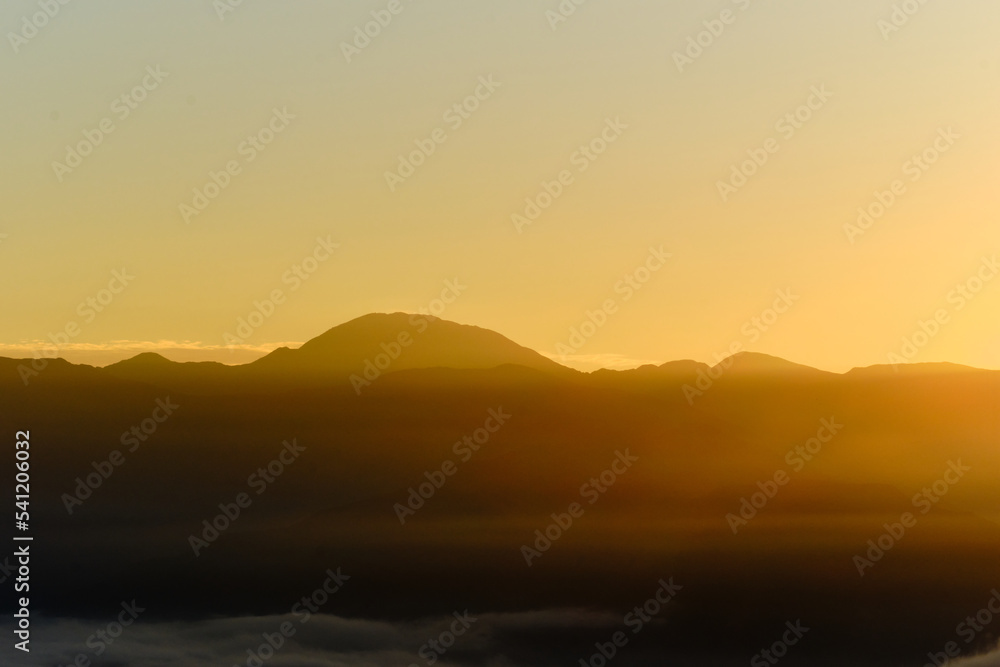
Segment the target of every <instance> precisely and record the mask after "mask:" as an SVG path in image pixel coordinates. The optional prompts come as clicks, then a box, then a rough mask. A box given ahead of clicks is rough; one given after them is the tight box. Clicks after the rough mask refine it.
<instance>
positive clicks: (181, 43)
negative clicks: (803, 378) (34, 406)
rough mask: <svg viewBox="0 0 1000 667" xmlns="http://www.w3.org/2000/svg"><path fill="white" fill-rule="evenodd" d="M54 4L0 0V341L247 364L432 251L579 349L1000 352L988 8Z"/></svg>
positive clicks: (560, 344)
mask: <svg viewBox="0 0 1000 667" xmlns="http://www.w3.org/2000/svg"><path fill="white" fill-rule="evenodd" d="M43 5H44V6H49V3H46V2H42V3H41V4H39V3H38V2H27V1H21V0H12V1H10V2H5V3H4V4H3V6H2V8H0V26H2V27H3V29H4V32H5V40H4V41H5V42H6V43H5V44H4V45H3V46H2V47H0V52H2V55H0V90H2V95H3V103H2V104H0V126H2V127H3V128H4V131H3V132H4V141H3V144H2V146H3V150H2V151H0V183H2V188H3V190H2V192H3V202H4V213H3V215H2V216H0V274H2V276H3V280H4V283H5V284H6V285H7V286H8V289H6V290H4V293H3V295H2V297H0V298H2V300H3V312H4V317H3V319H2V324H0V354H2V355H5V356H31V354H32V352H31V350H32V349H35V348H38V346H40V343H39V341H45V340H51V339H52V338H55V339H57V340H61V338H60V336H59V332H65V331H66V330H67V327H69V331H73V332H75V334H74V335H72V336H70V335H69V334H67V337H66V340H67V341H68V342H67V343H65V344H62V345H60V346H59V353H60V354H61V355H62V356H66V357H68V358H70V359H74V360H82V361H90V362H93V363H106V362H107V361H109V360H113V359H115V358H121V357H126V356H131V355H132V354H134V353H135V352H136V350H140V349H162V350H168V351H169V354H168V356H171V357H172V358H178V359H180V358H185V359H186V358H199V359H218V360H220V361H233V362H235V361H245V360H246V359H247V358H252V357H253V355H255V354H260V352H261V351H262V350H268V349H271V348H273V347H275V346H277V345H281V344H287V343H288V342H289V341H291V342H293V343H294V342H296V341H305V340H308V339H309V338H311V337H314V336H316V335H318V334H320V333H321V332H323V331H325V330H326V329H329V328H330V327H332V326H335V325H337V324H340V323H342V322H344V321H347V320H349V319H352V318H354V317H357V316H360V315H363V314H365V313H369V312H392V311H411V312H415V311H418V310H420V309H421V308H432V309H433V308H436V307H437V306H436V305H435V302H434V300H435V299H436V298H438V297H440V295H441V293H442V291H445V290H447V289H449V288H448V281H452V284H455V283H456V282H457V284H458V285H459V286H461V288H460V289H459V290H458V291H459V292H460V295H459V296H458V298H455V299H454V300H453V302H452V303H449V304H446V306H445V307H444V308H443V310H441V309H439V310H440V312H439V313H436V314H440V315H441V316H442V317H444V318H445V319H449V320H454V321H458V322H462V323H467V324H475V325H479V326H483V327H487V328H490V329H494V330H496V331H499V332H501V333H503V334H504V335H506V336H508V337H510V338H512V339H514V340H515V341H517V342H518V343H521V344H523V345H526V346H528V347H531V348H533V349H536V350H539V351H541V352H543V353H547V354H550V355H553V356H554V357H555V358H557V359H562V360H564V361H565V362H566V363H569V364H571V365H576V366H578V367H581V368H592V367H595V366H598V365H608V366H613V367H628V366H630V365H636V364H638V363H646V362H664V361H669V360H673V359H685V358H692V359H697V360H701V361H707V362H710V361H713V360H714V359H715V358H716V357H717V356H720V355H724V354H726V353H727V351H728V350H729V349H730V348H731V346H732V345H733V344H734V343H737V342H738V343H740V344H741V345H742V346H743V348H744V349H750V350H755V351H759V352H766V353H769V354H774V355H777V356H780V357H783V358H787V359H791V360H793V361H797V362H800V363H804V364H808V365H812V366H816V367H819V368H824V369H828V370H835V371H843V370H847V369H849V368H851V367H854V366H864V365H871V364H877V363H888V361H889V355H890V354H897V355H904V356H906V358H907V359H910V360H912V361H939V360H948V361H954V362H958V363H964V364H969V365H974V366H980V367H989V368H1000V340H998V336H997V330H998V324H1000V320H998V315H997V313H1000V280H998V281H991V280H990V278H992V277H993V276H992V273H995V271H993V269H992V268H991V267H992V265H993V262H994V259H993V258H995V257H1000V226H998V224H997V220H998V216H997V213H998V209H1000V206H998V204H1000V201H998V198H1000V188H998V187H997V177H998V167H997V166H996V156H997V155H998V154H1000V129H998V125H997V122H996V118H998V117H1000V86H998V85H997V84H998V76H1000V60H998V57H997V56H998V51H1000V47H998V42H997V40H996V35H997V34H998V32H997V28H998V27H1000V5H997V4H996V3H987V2H983V1H977V2H973V1H972V0H954V1H952V2H947V3H946V2H927V3H924V4H923V5H920V4H919V3H916V2H912V3H909V2H908V3H896V4H895V5H894V3H893V2H889V1H883V0H878V1H875V2H871V1H861V0H836V1H834V0H810V1H808V2H806V1H804V0H803V1H800V2H780V1H772V2H764V1H763V0H735V1H729V0H719V1H713V2H653V1H652V0H616V1H615V2H611V1H610V0H590V1H589V2H586V3H584V4H583V5H582V6H579V7H576V9H575V11H574V12H572V13H571V14H569V12H567V14H569V15H567V16H564V15H561V14H559V7H560V2H558V1H557V0H549V1H530V2H529V1H528V0H505V1H503V2H500V1H499V0H495V1H493V2H467V1H461V0H412V1H411V0H401V1H400V2H398V3H397V2H390V1H389V0H376V1H373V2H369V1H365V2H337V3H333V2H329V3H327V2H294V3H292V2H287V3H276V2H263V1H260V0H244V1H243V2H242V3H240V4H236V3H235V0H234V1H233V2H230V0H217V1H216V2H212V1H210V0H197V1H196V0H184V1H179V2H170V3H166V2H147V1H141V2H134V3H116V2H110V0H93V1H90V2H71V3H69V4H66V5H58V3H53V5H52V6H56V5H58V7H57V8H56V9H52V8H51V7H50V10H49V11H50V13H52V14H53V15H52V16H48V15H44V13H42V14H40V12H43V9H42V8H40V7H42V6H43ZM233 5H235V6H233ZM903 5H906V7H907V8H909V9H911V11H913V10H914V9H915V11H914V13H912V15H910V14H907V13H906V12H905V11H904V9H903V8H902V6H903ZM562 6H563V7H569V6H575V5H572V3H562ZM894 7H896V8H895V9H894ZM230 10H231V11H230ZM373 22H374V23H373ZM366 24H367V25H366ZM383 24H384V25H383ZM366 29H367V31H368V32H369V33H370V34H372V35H374V36H366V35H365V30H366ZM414 151H417V153H416V154H415V155H414V154H413V152H414ZM82 153H83V154H84V155H81V154H82ZM428 154H429V155H428ZM401 161H402V163H401ZM748 161H749V162H748ZM734 170H735V175H734ZM741 172H742V173H741ZM387 173H390V174H391V175H387ZM746 174H750V175H749V176H747V175H746ZM744 181H745V182H744ZM720 183H726V184H728V185H720ZM196 191H197V193H196ZM532 206H538V210H537V211H536V210H533V209H532ZM859 208H860V209H862V210H868V211H869V212H870V213H872V217H871V218H868V219H865V218H862V219H861V225H863V227H864V228H862V226H861V225H859V223H858V220H859V216H860V214H859ZM880 210H881V211H882V212H881V213H879V211H880ZM657 252H658V253H660V255H657V254H656V253H657ZM665 255H669V258H666V259H657V257H658V256H659V257H663V256H665ZM651 266H656V268H655V269H652V268H651ZM116 271H117V272H119V276H121V275H122V272H123V271H124V280H122V279H116V278H115V277H114V275H115V274H114V273H113V272H116ZM630 282H631V283H634V285H631V284H630ZM123 283H124V284H123ZM116 290H117V291H116ZM275 290H280V296H281V299H280V301H281V303H275V305H274V306H273V312H270V311H271V310H272V309H271V308H270V307H269V306H268V304H267V303H265V302H266V301H269V300H270V299H271V297H272V296H273V295H274V292H275ZM963 290H964V292H963ZM88 299H91V300H94V302H96V303H97V306H99V307H100V308H99V309H98V308H97V307H96V306H94V305H93V304H90V305H88ZM102 301H104V302H106V303H102ZM255 302H256V303H257V305H255ZM442 303H443V302H442ZM81 304H82V305H81ZM606 306H608V307H607V308H606ZM772 308H773V309H774V310H773V311H770V310H769V309H772ZM257 309H259V310H262V311H265V313H264V314H265V315H267V316H266V317H263V316H261V318H260V319H259V321H260V326H256V327H252V330H251V331H250V332H249V333H250V335H249V336H240V335H238V334H237V333H236V331H237V327H238V322H239V318H241V317H242V318H248V317H249V316H250V313H251V312H253V311H255V310H257ZM778 310H783V311H784V312H780V313H779V312H778ZM598 311H600V312H598ZM755 317H756V318H758V321H759V323H760V324H757V323H755V322H754V319H753V318H755ZM935 317H937V318H938V320H939V321H938V322H937V323H936V324H937V326H936V327H935V322H933V320H935ZM585 322H598V323H599V325H598V324H595V325H593V327H591V326H590V325H584V323H585ZM921 322H923V325H922V324H921ZM574 327H576V330H577V331H578V332H579V331H581V329H584V330H585V333H583V334H581V335H580V336H575V335H574V334H573V328H574ZM930 332H933V333H930ZM227 334H231V335H233V336H235V337H237V338H239V339H240V342H239V346H238V348H237V351H235V352H234V351H232V350H230V349H228V348H227V347H226V344H227V342H230V343H231V342H232V341H231V340H228V339H227V338H226V335H227ZM585 334H591V335H585ZM904 338H906V339H907V340H908V341H910V344H911V345H913V346H914V348H913V350H912V352H913V354H909V355H906V349H907V348H906V345H905V344H904ZM573 341H575V342H573ZM581 342H582V344H580V345H577V344H576V343H581ZM560 350H562V353H563V356H562V357H560V356H559V354H558V353H559V351H560ZM39 351H40V350H39ZM567 351H568V352H569V353H568V354H567Z"/></svg>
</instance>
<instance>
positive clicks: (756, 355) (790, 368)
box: [712, 352, 827, 375]
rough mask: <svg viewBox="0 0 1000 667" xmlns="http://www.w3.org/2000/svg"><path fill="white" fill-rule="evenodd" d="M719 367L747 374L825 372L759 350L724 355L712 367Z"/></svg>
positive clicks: (730, 372)
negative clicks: (728, 355)
mask: <svg viewBox="0 0 1000 667" xmlns="http://www.w3.org/2000/svg"><path fill="white" fill-rule="evenodd" d="M712 368H713V369H720V370H722V371H724V372H725V373H727V374H730V375H732V374H737V373H740V374H747V375H787V374H792V373H827V371H821V370H818V369H816V368H812V367H811V366H805V365H803V364H797V363H795V362H793V361H787V360H785V359H782V358H780V357H775V356H772V355H770V354H763V353H761V352H737V353H736V354H734V355H732V356H730V357H726V358H725V359H723V360H722V361H720V362H719V363H718V364H716V365H715V366H713V367H712Z"/></svg>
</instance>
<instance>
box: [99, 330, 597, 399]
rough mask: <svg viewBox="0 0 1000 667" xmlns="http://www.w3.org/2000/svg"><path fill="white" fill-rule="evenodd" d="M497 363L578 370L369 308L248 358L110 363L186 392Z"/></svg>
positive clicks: (346, 382)
mask: <svg viewBox="0 0 1000 667" xmlns="http://www.w3.org/2000/svg"><path fill="white" fill-rule="evenodd" d="M500 366H521V367H524V368H528V369H532V370H536V371H541V372H544V373H552V374H559V375H576V374H578V373H577V371H574V370H571V369H569V368H566V367H565V366H561V365H559V364H557V363H556V362H554V361H552V360H551V359H549V358H547V357H544V356H542V355H541V354H538V353H537V352H534V351H533V350H529V349H528V348H526V347H522V346H520V345H518V344H516V343H514V342H513V341H511V340H510V339H508V338H505V337H504V336H501V335H500V334H498V333H496V332H494V331H490V330H488V329H482V328H480V327H475V326H468V325H464V324H456V323H455V322H448V321H446V320H441V319H438V318H436V317H432V316H429V315H428V316H424V315H410V314H406V313H391V314H383V313H373V314H370V315H364V316H362V317H359V318H357V319H354V320H351V321H349V322H346V323H344V324H341V325H339V326H336V327H334V328H332V329H330V330H329V331H327V332H325V333H323V334H321V335H319V336H317V337H316V338H313V339H312V340H310V341H308V342H307V343H305V344H304V345H302V347H300V348H298V349H295V350H293V349H289V348H287V347H282V348H278V349H277V350H274V351H273V352H271V353H270V354H268V355H266V356H264V357H262V358H261V359H258V360H257V361H254V362H252V363H249V364H244V365H241V366H226V365H224V364H220V363H215V362H189V363H176V362H172V361H170V360H168V359H165V358H164V357H162V356H160V355H158V354H154V353H144V354H140V355H137V356H135V357H132V358H131V359H127V360H125V361H121V362H119V363H117V364H112V365H110V366H107V367H106V368H105V369H104V370H105V372H106V373H108V374H110V375H112V376H114V377H116V378H120V379H127V380H131V381H135V382H142V383H147V384H153V385H157V386H161V387H167V388H170V389H172V390H175V391H183V392H185V393H190V394H206V393H216V392H225V393H262V392H267V391H270V390H272V389H274V388H275V387H286V388H287V387H294V386H300V385H303V384H309V385H316V384H320V385H340V386H342V387H351V386H358V385H353V384H352V377H353V378H355V380H354V382H356V383H361V385H360V386H365V385H364V384H363V383H370V382H372V381H373V380H375V379H377V378H378V377H381V376H382V375H384V374H388V373H395V372H398V371H406V370H414V369H430V368H452V369H462V370H473V369H490V368H497V367H500Z"/></svg>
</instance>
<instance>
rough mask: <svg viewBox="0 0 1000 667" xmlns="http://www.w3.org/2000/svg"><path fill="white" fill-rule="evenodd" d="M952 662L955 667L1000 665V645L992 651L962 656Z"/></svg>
mask: <svg viewBox="0 0 1000 667" xmlns="http://www.w3.org/2000/svg"><path fill="white" fill-rule="evenodd" d="M950 664H952V665H954V667H1000V647H998V648H996V649H994V650H993V651H991V652H990V653H985V654H983V655H977V656H976V657H974V658H962V659H960V660H956V661H954V662H952V663H950Z"/></svg>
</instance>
